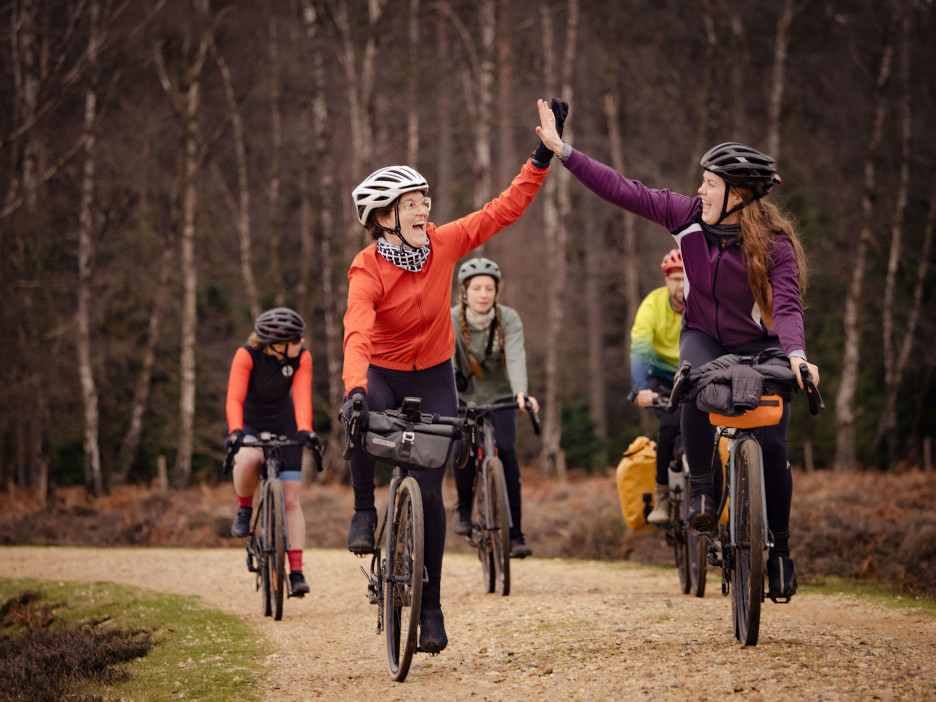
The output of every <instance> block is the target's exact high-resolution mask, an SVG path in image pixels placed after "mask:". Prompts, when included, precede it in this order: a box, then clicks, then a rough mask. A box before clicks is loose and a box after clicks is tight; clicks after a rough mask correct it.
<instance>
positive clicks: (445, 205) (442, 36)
mask: <svg viewBox="0 0 936 702" xmlns="http://www.w3.org/2000/svg"><path fill="white" fill-rule="evenodd" d="M440 5H441V6H444V7H448V3H445V2H443V3H440ZM446 18H447V13H446V12H445V11H444V10H440V12H439V14H438V16H437V20H436V46H435V53H436V57H437V59H438V61H439V64H440V65H442V66H448V65H450V64H451V62H452V61H451V56H452V50H451V48H450V46H449V31H448V23H447V21H446ZM436 100H437V103H438V110H437V118H438V120H439V125H440V127H441V128H440V130H439V131H440V134H439V149H438V163H437V165H436V173H437V177H438V184H437V185H436V186H435V187H433V188H432V193H433V195H432V220H433V221H434V222H449V221H451V220H452V218H453V217H454V214H453V213H452V173H453V171H454V165H453V163H452V160H453V158H452V154H453V151H454V148H455V146H454V144H455V140H454V138H453V137H452V131H453V130H452V113H453V111H454V109H453V107H452V88H451V81H447V80H443V81H441V84H440V85H439V89H438V91H437V93H436Z"/></svg>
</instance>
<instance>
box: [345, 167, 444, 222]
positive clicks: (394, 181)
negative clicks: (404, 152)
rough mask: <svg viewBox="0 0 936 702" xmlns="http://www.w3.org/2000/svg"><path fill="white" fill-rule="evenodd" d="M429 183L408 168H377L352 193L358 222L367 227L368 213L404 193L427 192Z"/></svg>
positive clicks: (384, 205)
mask: <svg viewBox="0 0 936 702" xmlns="http://www.w3.org/2000/svg"><path fill="white" fill-rule="evenodd" d="M428 189H429V183H428V182H426V179H425V178H423V177H422V176H421V175H420V174H419V172H418V171H416V170H415V169H413V168H410V167H409V166H387V167H386V168H378V169H377V170H376V171H374V172H373V173H371V174H370V175H369V176H367V177H366V178H365V179H364V180H363V181H362V182H361V184H360V185H358V186H357V187H356V188H355V189H354V190H353V191H352V192H351V197H352V198H353V199H354V206H355V207H356V208H357V215H358V220H360V222H361V224H363V225H365V226H366V225H367V218H368V217H369V216H370V213H371V212H373V211H374V210H376V209H379V208H381V207H386V206H387V205H389V204H391V203H392V202H393V201H394V200H396V199H397V198H398V197H400V195H403V194H404V193H411V192H414V191H417V190H428Z"/></svg>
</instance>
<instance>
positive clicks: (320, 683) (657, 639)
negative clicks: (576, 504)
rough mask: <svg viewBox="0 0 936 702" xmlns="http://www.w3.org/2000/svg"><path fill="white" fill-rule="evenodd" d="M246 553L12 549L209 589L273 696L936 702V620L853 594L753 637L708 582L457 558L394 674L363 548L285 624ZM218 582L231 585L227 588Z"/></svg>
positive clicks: (26, 563)
mask: <svg viewBox="0 0 936 702" xmlns="http://www.w3.org/2000/svg"><path fill="white" fill-rule="evenodd" d="M242 553H243V552H242V551H241V550H239V549H208V550H190V549H77V548H32V547H4V548H3V556H4V557H3V563H4V568H3V570H4V575H8V576H11V577H40V578H49V577H50V576H51V575H53V574H54V575H55V576H56V577H58V578H61V579H63V580H100V579H101V576H100V574H101V573H108V574H109V575H108V578H107V579H109V580H114V581H116V582H121V583H126V584H130V585H138V586H141V587H149V588H156V589H159V590H162V591H166V592H174V593H180V594H188V595H198V596H200V597H201V598H202V599H203V600H204V602H205V603H206V604H208V605H210V606H212V607H216V608H219V609H222V610H226V611H229V612H234V613H237V614H239V615H242V616H243V617H245V618H246V619H247V620H248V621H249V622H250V623H251V624H252V625H254V626H255V627H256V628H257V630H258V631H259V632H260V633H261V635H262V636H264V637H266V638H267V639H268V640H269V642H270V644H271V646H272V648H273V649H274V651H275V653H274V654H273V655H271V656H270V657H269V658H268V659H267V660H266V661H265V665H267V666H268V667H269V669H270V676H271V679H270V683H269V684H270V688H271V689H272V690H275V694H273V695H271V697H270V699H276V700H306V699H312V698H318V697H321V698H324V699H329V700H340V699H362V698H364V697H368V698H370V699H377V698H378V696H379V698H380V699H387V700H407V701H409V700H414V699H453V700H457V699H476V700H530V699H545V698H547V697H548V698H551V699H575V700H600V699H615V700H617V699H653V700H661V699H665V700H669V699H672V700H686V699H691V700H706V699H707V700H716V699H720V698H722V697H723V696H726V695H740V696H741V697H742V698H744V699H773V700H776V699H790V700H820V699H821V700H854V699H869V700H870V699H882V700H890V699H893V700H898V699H899V700H920V699H927V698H930V699H936V616H934V615H933V614H932V612H925V611H921V610H919V609H916V608H907V609H890V608H885V607H883V606H880V605H876V604H873V603H869V602H868V601H865V600H859V599H856V598H853V597H847V596H837V597H833V596H823V595H814V594H808V593H807V594H800V595H797V596H796V597H795V598H794V599H793V602H792V603H791V604H789V605H785V606H778V605H774V604H773V603H770V602H769V601H768V602H767V603H765V608H764V611H763V613H762V625H761V637H760V642H759V644H758V645H757V646H756V647H754V648H747V649H745V648H742V647H741V646H740V645H738V644H737V643H736V642H735V641H734V639H733V638H732V637H731V634H730V619H731V612H730V604H729V602H728V599H727V598H722V597H721V595H720V592H719V584H718V583H717V582H713V581H711V580H710V581H709V584H708V589H709V592H708V594H707V595H706V597H705V598H703V599H697V598H694V597H690V596H685V595H681V594H680V593H679V591H678V586H677V583H676V575H675V571H673V570H660V569H650V568H643V567H639V566H631V565H625V566H620V565H617V566H615V565H609V564H604V563H592V562H565V561H552V560H541V559H529V560H527V561H524V562H519V563H518V562H514V563H515V565H514V579H513V581H514V592H513V594H511V595H510V596H509V597H507V598H503V597H501V596H499V595H486V594H483V593H482V592H481V587H480V566H479V565H478V563H477V559H475V558H473V557H469V556H460V555H447V556H446V561H445V572H444V575H443V609H444V611H445V614H446V625H447V629H448V634H449V640H450V644H449V647H448V649H446V650H445V651H444V652H443V653H442V654H440V655H439V656H436V657H434V658H430V657H428V656H425V655H423V654H418V655H417V656H416V658H415V660H414V664H413V667H412V668H411V670H410V674H409V677H408V678H407V681H406V682H405V683H403V684H400V683H394V682H392V681H390V679H389V677H388V675H387V672H386V662H385V661H386V659H385V652H384V648H383V639H382V638H381V637H378V636H376V634H375V628H374V625H375V621H376V607H373V606H371V605H368V604H367V602H366V600H365V598H364V591H365V583H364V578H363V576H362V575H361V573H360V571H359V568H358V566H359V564H360V563H363V562H364V561H360V560H358V559H356V558H355V557H354V556H351V555H350V554H348V553H347V552H342V551H337V550H307V551H306V556H305V571H306V574H307V576H309V580H310V581H311V582H312V585H313V594H312V596H311V597H306V598H305V599H304V600H302V601H297V600H288V601H287V602H286V605H285V614H284V617H283V620H282V621H280V622H275V621H272V620H271V619H269V618H265V617H263V616H262V615H261V614H260V597H259V595H258V594H257V593H256V592H254V591H253V589H252V586H251V580H250V576H249V575H248V573H247V572H246V569H245V568H244V560H243V557H242ZM219 584H220V587H219Z"/></svg>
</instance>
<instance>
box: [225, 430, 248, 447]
mask: <svg viewBox="0 0 936 702" xmlns="http://www.w3.org/2000/svg"><path fill="white" fill-rule="evenodd" d="M243 440H244V430H243V429H235V430H234V431H232V432H231V433H230V434H228V435H227V436H226V437H225V438H224V452H225V453H230V452H231V449H233V448H234V447H235V446H240V444H241V442H242V441H243Z"/></svg>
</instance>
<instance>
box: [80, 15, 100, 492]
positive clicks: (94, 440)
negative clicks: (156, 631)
mask: <svg viewBox="0 0 936 702" xmlns="http://www.w3.org/2000/svg"><path fill="white" fill-rule="evenodd" d="M89 9H90V13H89V28H88V33H89V38H88V60H89V65H90V68H91V71H90V84H89V86H88V88H87V90H85V106H84V132H85V136H86V138H85V141H84V167H83V170H82V176H81V209H80V211H79V214H78V311H77V314H76V322H77V328H78V340H77V346H78V374H79V377H80V380H81V400H82V405H83V407H84V460H85V490H87V492H88V493H89V494H90V495H93V496H95V497H97V496H100V495H101V494H103V492H104V479H103V476H102V472H101V450H100V445H99V443H98V431H99V426H98V424H99V415H98V392H97V384H96V383H95V380H94V368H93V364H92V360H91V284H92V279H93V277H94V273H93V268H94V216H93V213H92V209H93V207H94V191H95V166H96V163H97V149H96V143H97V142H96V140H95V134H94V130H95V128H96V127H95V122H96V121H97V93H96V92H95V91H96V90H97V70H96V66H97V52H98V22H99V20H100V5H99V4H98V3H97V2H96V1H93V2H92V3H91V6H90V8H89Z"/></svg>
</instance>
